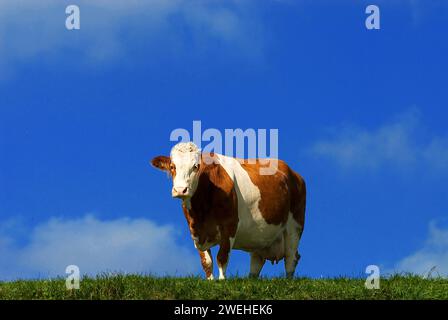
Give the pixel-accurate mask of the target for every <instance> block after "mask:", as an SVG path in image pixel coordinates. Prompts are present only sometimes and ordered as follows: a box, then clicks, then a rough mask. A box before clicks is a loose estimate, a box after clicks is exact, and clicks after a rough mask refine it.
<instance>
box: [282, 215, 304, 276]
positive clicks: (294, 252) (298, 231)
mask: <svg viewBox="0 0 448 320" xmlns="http://www.w3.org/2000/svg"><path fill="white" fill-rule="evenodd" d="M287 224H288V225H287V228H286V230H285V271H286V277H287V278H292V277H293V276H294V272H295V270H296V266H297V263H298V262H299V260H300V254H299V252H298V247H299V241H300V237H301V235H302V227H301V226H300V225H299V224H298V223H297V222H296V221H294V220H293V219H291V218H290V219H289V221H288V223H287Z"/></svg>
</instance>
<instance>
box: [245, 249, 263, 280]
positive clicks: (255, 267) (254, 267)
mask: <svg viewBox="0 0 448 320" xmlns="http://www.w3.org/2000/svg"><path fill="white" fill-rule="evenodd" d="M265 261H266V259H265V258H263V257H262V256H260V255H259V254H258V253H255V252H252V253H251V254H250V273H249V277H250V278H258V276H259V275H260V271H261V269H262V268H263V265H264V263H265Z"/></svg>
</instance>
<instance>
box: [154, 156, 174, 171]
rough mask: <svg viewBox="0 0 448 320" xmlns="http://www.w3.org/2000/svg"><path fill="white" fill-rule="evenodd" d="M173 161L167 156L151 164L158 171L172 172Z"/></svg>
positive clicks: (156, 159)
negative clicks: (171, 164)
mask: <svg viewBox="0 0 448 320" xmlns="http://www.w3.org/2000/svg"><path fill="white" fill-rule="evenodd" d="M170 163H171V159H170V157H167V156H158V157H155V158H154V159H152V160H151V164H152V165H153V166H154V167H156V168H157V169H160V170H163V171H170Z"/></svg>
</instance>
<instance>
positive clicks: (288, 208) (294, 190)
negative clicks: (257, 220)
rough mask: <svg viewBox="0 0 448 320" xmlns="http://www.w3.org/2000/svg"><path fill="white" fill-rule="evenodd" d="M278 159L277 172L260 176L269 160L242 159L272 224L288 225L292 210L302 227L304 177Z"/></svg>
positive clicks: (263, 214) (243, 165) (266, 215)
mask: <svg viewBox="0 0 448 320" xmlns="http://www.w3.org/2000/svg"><path fill="white" fill-rule="evenodd" d="M276 161H277V171H276V172H275V173H274V174H272V175H260V168H261V167H268V166H269V163H266V162H265V160H264V161H263V162H260V160H259V159H256V160H254V159H251V160H247V159H246V160H240V163H241V166H242V167H243V169H244V170H246V172H247V173H248V175H249V177H250V179H251V180H252V182H253V184H255V185H256V186H257V187H258V189H259V190H260V194H261V200H260V202H259V210H260V212H261V214H262V216H263V218H264V219H265V220H266V222H267V223H269V224H275V225H278V224H285V223H286V221H287V220H288V214H289V212H292V215H293V218H294V219H295V220H296V221H297V222H298V223H299V224H300V225H301V226H302V230H303V226H304V222H305V203H306V188H305V182H304V180H303V178H302V177H301V176H300V175H299V174H297V173H296V172H294V171H293V170H292V169H291V168H290V167H289V166H288V165H287V164H286V163H285V162H284V161H282V160H276Z"/></svg>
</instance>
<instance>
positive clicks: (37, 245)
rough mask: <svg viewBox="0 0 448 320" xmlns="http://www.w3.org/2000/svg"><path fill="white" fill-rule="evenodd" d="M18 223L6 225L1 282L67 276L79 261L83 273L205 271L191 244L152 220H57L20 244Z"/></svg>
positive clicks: (0, 235) (0, 231)
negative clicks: (15, 226)
mask: <svg viewBox="0 0 448 320" xmlns="http://www.w3.org/2000/svg"><path fill="white" fill-rule="evenodd" d="M15 237H16V230H15V228H14V227H13V228H12V229H11V228H8V227H4V228H0V257H1V259H0V280H4V279H15V278H18V277H20V278H30V277H36V276H39V277H55V276H65V268H66V267H67V266H68V265H71V264H74V265H77V266H78V267H79V268H80V271H81V273H82V274H89V275H95V274H98V273H102V272H123V273H151V274H157V275H162V276H163V275H189V274H196V273H197V272H198V271H199V267H200V263H199V258H198V256H197V255H196V254H195V252H194V250H193V249H191V248H186V247H184V246H181V245H179V244H177V237H176V232H175V230H174V229H173V227H171V226H159V225H156V224H154V223H153V222H151V221H150V220H146V219H134V220H133V219H119V220H109V221H108V220H104V221H101V220H98V219H96V218H95V217H93V216H86V217H84V218H80V219H75V220H62V219H51V220H49V221H47V222H46V223H43V224H40V225H38V226H36V227H34V228H33V229H32V230H31V232H30V235H29V239H27V241H26V243H24V244H20V243H19V240H18V239H16V238H15Z"/></svg>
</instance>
